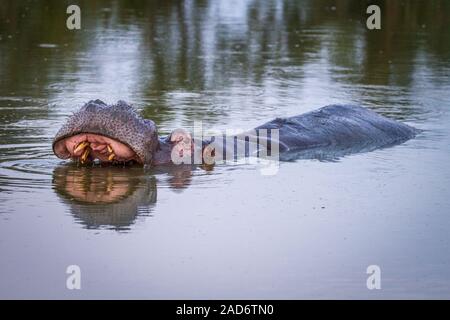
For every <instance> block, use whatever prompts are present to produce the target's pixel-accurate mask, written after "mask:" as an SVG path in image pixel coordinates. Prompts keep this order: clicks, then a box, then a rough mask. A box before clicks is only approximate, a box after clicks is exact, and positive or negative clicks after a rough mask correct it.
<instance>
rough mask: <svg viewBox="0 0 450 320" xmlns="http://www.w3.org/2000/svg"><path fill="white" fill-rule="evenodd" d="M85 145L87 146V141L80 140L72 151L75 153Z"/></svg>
mask: <svg viewBox="0 0 450 320" xmlns="http://www.w3.org/2000/svg"><path fill="white" fill-rule="evenodd" d="M87 146H89V142H87V141H83V142H80V143H79V144H78V145H77V147H76V148H75V149H74V150H73V153H77V152H78V151H80V150H83V149H84V148H86V147H87Z"/></svg>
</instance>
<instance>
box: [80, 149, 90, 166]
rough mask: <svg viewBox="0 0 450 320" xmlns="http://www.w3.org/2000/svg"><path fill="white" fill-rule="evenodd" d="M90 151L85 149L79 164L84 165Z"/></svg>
mask: <svg viewBox="0 0 450 320" xmlns="http://www.w3.org/2000/svg"><path fill="white" fill-rule="evenodd" d="M89 152H90V149H89V148H86V149H85V150H84V152H83V154H82V155H81V158H80V159H81V163H84V162H85V161H86V159H87V157H88V155H89Z"/></svg>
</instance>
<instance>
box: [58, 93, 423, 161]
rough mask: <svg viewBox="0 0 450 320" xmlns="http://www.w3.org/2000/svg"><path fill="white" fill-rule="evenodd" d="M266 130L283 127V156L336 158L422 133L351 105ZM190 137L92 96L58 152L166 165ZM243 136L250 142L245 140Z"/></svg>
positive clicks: (63, 133)
mask: <svg viewBox="0 0 450 320" xmlns="http://www.w3.org/2000/svg"><path fill="white" fill-rule="evenodd" d="M261 129H279V131H278V133H279V139H278V147H279V154H280V159H281V160H291V159H298V158H319V159H335V158H338V157H341V156H344V155H347V154H351V153H356V152H366V151H371V150H375V149H377V148H384V147H388V146H392V145H395V144H399V143H402V142H404V141H406V140H408V139H411V138H413V137H414V136H415V135H416V134H417V133H418V132H419V130H417V129H415V128H413V127H411V126H408V125H406V124H403V123H400V122H398V121H395V120H392V119H389V118H386V117H384V116H381V115H379V114H377V113H375V112H373V111H371V110H368V109H366V108H362V107H358V106H350V105H330V106H326V107H323V108H320V109H318V110H315V111H312V112H308V113H305V114H302V115H298V116H294V117H288V118H277V119H275V120H272V121H270V122H267V123H265V124H263V125H261V126H259V127H257V128H255V131H253V132H259V131H260V130H261ZM240 137H241V138H243V137H245V134H243V135H241V136H240ZM269 137H270V136H269ZM186 138H189V139H190V136H189V134H187V133H186V132H185V131H183V130H175V131H173V132H172V133H171V134H170V135H169V136H167V137H165V138H159V137H158V133H157V129H156V125H155V123H154V122H153V121H151V120H148V119H143V118H142V117H140V116H139V114H138V113H137V112H136V111H135V109H134V108H133V107H132V106H130V105H129V104H127V103H126V102H124V101H118V102H117V103H116V104H114V105H107V104H106V103H104V102H103V101H101V100H92V101H89V102H88V103H86V104H85V105H84V106H83V107H81V109H80V110H79V111H77V112H76V113H74V114H73V115H72V116H70V117H69V119H68V120H67V122H66V123H65V124H64V125H63V127H62V128H61V129H60V130H59V131H58V133H57V134H56V136H55V138H54V140H53V152H54V153H55V155H56V156H57V157H59V158H61V159H68V158H72V159H74V160H78V161H80V162H81V163H88V162H91V161H94V160H95V159H98V160H97V161H100V162H108V163H133V162H134V163H139V164H141V165H165V164H172V160H171V159H172V158H171V154H172V152H173V150H174V148H178V147H180V144H183V143H185V142H186ZM239 139H240V138H239V137H238V140H239ZM241 141H244V143H245V139H241ZM210 143H211V140H210V141H202V143H201V147H202V148H204V147H205V146H206V145H208V144H210ZM270 143H273V142H270ZM270 143H269V146H270ZM179 149H180V150H183V148H179Z"/></svg>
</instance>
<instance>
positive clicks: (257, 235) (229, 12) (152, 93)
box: [0, 0, 450, 299]
mask: <svg viewBox="0 0 450 320" xmlns="http://www.w3.org/2000/svg"><path fill="white" fill-rule="evenodd" d="M78 4H79V5H80V7H81V10H82V29H81V30H78V31H69V30H67V29H66V28H65V19H66V17H67V15H66V6H67V5H68V3H65V2H64V1H50V2H47V1H46V2H44V1H2V3H1V4H0V75H1V76H0V255H1V259H0V297H2V298H206V299H208V298H276V299H278V298H294V299H296V298H375V299H378V298H450V265H449V262H450V254H449V253H450V236H449V233H448V230H449V228H450V219H449V216H448V215H449V213H450V190H449V189H450V188H449V186H450V166H449V163H450V126H449V123H450V122H449V121H450V110H449V107H450V105H449V103H450V77H449V76H450V27H449V24H450V14H449V13H450V6H449V3H448V2H447V1H379V2H378V4H379V5H380V6H381V8H382V12H383V15H382V30H375V31H369V30H367V29H366V27H365V19H366V17H367V15H366V14H365V9H366V8H365V5H366V4H365V3H364V2H361V1H345V0H344V1H326V0H319V1H288V0H286V1H275V0H274V1H206V0H204V1H200V0H198V1H185V2H182V1H164V2H162V1H161V2H158V1H149V2H144V1H142V2H139V1H111V2H110V1H79V2H78ZM97 98H98V99H102V100H104V101H106V102H108V103H113V102H115V101H117V100H118V99H123V100H126V101H128V102H130V103H133V104H134V105H135V106H136V108H138V109H139V111H140V112H141V113H142V114H143V115H144V116H145V117H147V118H150V119H153V120H154V121H155V122H156V123H157V125H158V129H159V132H160V133H161V134H162V135H164V134H167V133H169V132H170V131H171V130H172V129H174V128H176V127H185V128H191V127H192V126H193V123H194V121H200V120H201V121H203V125H204V126H205V129H220V130H224V129H227V128H231V129H238V128H242V129H250V128H253V127H255V126H257V125H259V124H262V123H264V122H267V121H269V120H271V119H273V118H275V117H280V116H291V115H296V114H300V113H303V112H306V111H310V110H314V109H316V108H318V107H321V106H324V105H327V104H332V103H353V104H358V105H363V106H365V107H368V108H370V109H372V110H375V111H377V112H379V113H381V114H383V115H385V116H389V117H391V118H394V119H397V120H399V121H403V122H405V123H408V124H410V125H412V126H415V127H417V128H420V129H422V130H423V132H422V133H421V134H420V135H419V136H418V137H417V138H416V139H413V140H410V141H408V142H406V143H404V144H401V145H398V146H395V147H392V148H388V149H382V150H377V151H374V152H370V153H364V154H357V155H352V156H347V157H344V158H340V159H336V160H335V161H320V160H298V161H292V162H283V163H281V164H280V168H279V171H278V173H277V174H276V175H273V176H264V175H262V174H261V172H260V170H258V167H257V166H255V165H251V164H247V165H246V164H237V165H224V166H216V167H215V168H214V169H213V170H205V169H203V168H200V167H198V168H185V167H176V168H157V169H149V170H147V169H143V168H122V167H117V168H98V167H79V166H77V165H76V164H71V163H68V162H65V161H61V160H59V159H57V158H56V157H55V156H54V155H53V153H52V150H51V140H52V138H53V136H54V135H55V133H56V131H57V130H58V128H59V127H60V126H61V125H62V124H63V122H64V121H65V119H66V117H67V116H68V115H70V114H71V113H72V112H73V111H74V110H76V108H78V107H80V106H81V105H82V104H83V103H84V102H86V101H88V100H90V99H97ZM71 264H76V265H78V266H80V268H81V270H82V289H81V290H68V289H66V278H67V275H66V273H65V271H66V268H67V266H69V265H71ZM373 264H375V265H378V266H380V268H381V270H382V289H381V290H368V289H367V287H366V279H367V274H366V268H367V266H369V265H373Z"/></svg>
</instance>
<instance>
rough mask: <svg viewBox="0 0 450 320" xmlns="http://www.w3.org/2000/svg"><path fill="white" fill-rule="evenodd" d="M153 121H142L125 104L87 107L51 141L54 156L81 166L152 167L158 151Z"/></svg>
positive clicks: (69, 120)
mask: <svg viewBox="0 0 450 320" xmlns="http://www.w3.org/2000/svg"><path fill="white" fill-rule="evenodd" d="M158 145H159V142H158V134H157V130H156V125H155V123H154V122H153V121H151V120H147V119H143V118H142V117H140V116H139V115H138V113H137V112H136V111H135V109H134V108H133V107H131V106H130V105H129V104H127V103H126V102H124V101H118V102H117V103H116V104H114V105H107V104H106V103H104V102H103V101H101V100H95V101H94V100H93V101H89V102H88V103H86V104H85V105H84V106H83V107H81V109H80V110H79V111H77V112H75V113H74V114H73V115H71V116H70V117H69V119H68V120H67V122H66V123H65V124H64V126H63V127H62V128H61V129H60V130H59V131H58V133H57V134H56V136H55V138H54V140H53V152H54V153H55V155H56V156H57V157H58V158H61V159H68V158H73V159H79V160H80V161H81V162H82V163H85V162H88V161H92V160H94V159H99V160H100V161H102V162H114V161H119V162H128V161H136V162H138V163H140V164H151V163H152V161H153V155H154V153H155V152H156V150H157V148H158Z"/></svg>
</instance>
